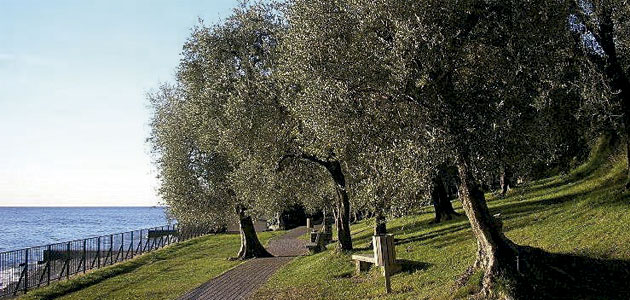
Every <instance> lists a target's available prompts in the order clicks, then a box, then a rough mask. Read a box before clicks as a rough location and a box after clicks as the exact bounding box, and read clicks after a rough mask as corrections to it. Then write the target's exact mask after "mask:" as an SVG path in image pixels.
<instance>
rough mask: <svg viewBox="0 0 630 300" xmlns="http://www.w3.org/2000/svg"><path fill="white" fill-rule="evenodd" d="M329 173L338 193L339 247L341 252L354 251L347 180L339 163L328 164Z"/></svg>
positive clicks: (337, 221)
mask: <svg viewBox="0 0 630 300" xmlns="http://www.w3.org/2000/svg"><path fill="white" fill-rule="evenodd" d="M325 167H326V169H327V170H328V172H330V175H331V176H332V178H333V180H334V181H335V190H336V192H337V215H336V217H337V220H336V222H335V225H337V240H338V244H337V247H338V248H339V250H343V251H349V250H352V237H351V235H350V200H349V198H348V192H347V191H346V178H345V176H344V174H343V171H342V169H341V164H340V163H339V161H332V162H328V163H327V164H326V165H325Z"/></svg>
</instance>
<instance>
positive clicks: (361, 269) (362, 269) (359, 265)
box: [356, 260, 370, 274]
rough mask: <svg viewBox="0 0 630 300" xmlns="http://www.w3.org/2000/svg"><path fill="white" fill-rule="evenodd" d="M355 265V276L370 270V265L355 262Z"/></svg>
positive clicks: (358, 261) (363, 262)
mask: <svg viewBox="0 0 630 300" xmlns="http://www.w3.org/2000/svg"><path fill="white" fill-rule="evenodd" d="M356 265H357V274H360V273H361V272H366V271H368V270H369V269H370V263H369V262H366V261H360V260H357V261H356Z"/></svg>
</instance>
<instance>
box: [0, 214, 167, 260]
mask: <svg viewBox="0 0 630 300" xmlns="http://www.w3.org/2000/svg"><path fill="white" fill-rule="evenodd" d="M166 224H167V219H166V215H165V213H164V208H162V207H0V252H3V251H8V250H17V249H22V248H27V247H34V246H41V245H46V244H51V243H57V242H63V241H71V240H76V239H82V238H88V237H93V236H99V235H105V234H112V233H120V232H126V231H131V230H137V229H145V228H150V227H155V226H162V225H166Z"/></svg>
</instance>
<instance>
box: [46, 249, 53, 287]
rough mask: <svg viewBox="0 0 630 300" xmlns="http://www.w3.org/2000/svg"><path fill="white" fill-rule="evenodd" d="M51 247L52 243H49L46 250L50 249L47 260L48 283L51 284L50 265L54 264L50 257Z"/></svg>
mask: <svg viewBox="0 0 630 300" xmlns="http://www.w3.org/2000/svg"><path fill="white" fill-rule="evenodd" d="M50 249H51V248H50V245H48V246H47V247H46V250H48V259H47V260H48V261H47V264H48V278H47V281H46V285H50V265H51V264H52V261H51V259H50Z"/></svg>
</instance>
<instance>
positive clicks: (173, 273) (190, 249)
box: [19, 232, 282, 300]
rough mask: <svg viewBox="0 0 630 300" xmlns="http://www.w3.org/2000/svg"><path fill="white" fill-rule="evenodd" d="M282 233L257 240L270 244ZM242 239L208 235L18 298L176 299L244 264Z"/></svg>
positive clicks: (265, 233) (271, 233) (228, 235)
mask: <svg viewBox="0 0 630 300" xmlns="http://www.w3.org/2000/svg"><path fill="white" fill-rule="evenodd" d="M281 233H282V232H264V233H261V234H260V235H259V237H260V239H261V241H262V242H263V243H266V242H267V241H268V240H269V239H270V238H271V237H273V236H276V235H278V234H281ZM239 246H240V238H239V236H238V235H235V234H224V235H209V236H204V237H200V238H196V239H192V240H189V241H186V242H182V243H179V244H174V245H171V246H168V247H166V248H164V249H160V250H157V251H155V252H152V253H148V254H145V255H142V256H139V257H137V258H134V259H132V260H130V261H127V262H124V263H119V264H116V265H113V266H109V267H106V268H103V269H99V270H95V271H93V272H90V273H88V274H86V275H81V276H77V277H75V278H73V279H71V280H69V281H63V282H58V283H55V284H51V285H50V286H48V287H45V288H41V289H37V290H34V291H32V292H29V293H28V294H26V295H24V296H22V297H20V298H19V299H90V300H97V299H121V300H123V299H124V300H127V299H175V298H177V297H178V296H180V295H182V294H184V293H186V292H187V291H189V290H191V289H193V288H195V287H197V286H199V285H201V284H202V283H204V282H206V281H208V280H210V279H212V278H214V277H216V276H217V275H220V274H221V273H223V272H225V271H227V270H228V269H230V268H233V267H234V266H236V265H238V264H240V262H239V261H229V260H227V258H229V257H231V256H236V253H237V252H238V248H239Z"/></svg>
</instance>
